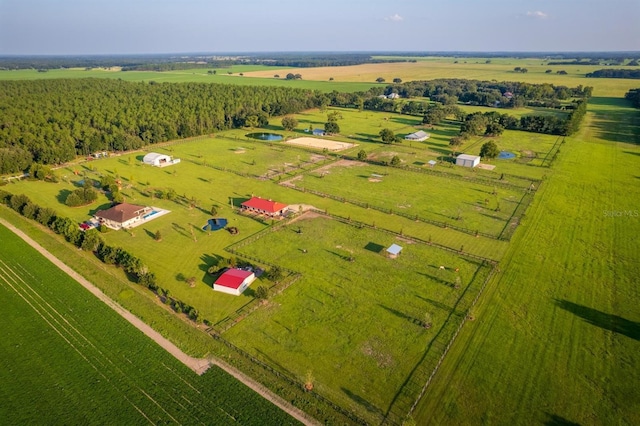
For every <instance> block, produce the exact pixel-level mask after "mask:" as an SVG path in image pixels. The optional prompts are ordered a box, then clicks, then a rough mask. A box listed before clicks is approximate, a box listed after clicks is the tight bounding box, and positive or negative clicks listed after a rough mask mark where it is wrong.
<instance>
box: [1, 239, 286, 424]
mask: <svg viewBox="0 0 640 426" xmlns="http://www.w3.org/2000/svg"><path fill="white" fill-rule="evenodd" d="M0 244H1V245H2V247H3V248H2V250H1V251H0V295H1V296H2V300H3V315H2V318H1V319H0V324H2V329H3V330H4V331H3V338H2V340H1V342H0V354H2V356H1V357H0V366H1V367H2V368H0V380H1V381H2V387H0V397H1V398H2V401H3V403H2V405H1V406H0V417H1V418H2V419H3V422H9V423H12V424H30V423H40V424H42V423H69V424H75V423H78V422H80V423H85V424H106V423H110V424H113V423H119V424H147V423H183V424H184V423H206V424H237V422H242V423H244V424H255V425H258V424H260V425H262V424H272V425H280V424H297V422H295V421H294V420H293V419H291V418H290V417H289V416H288V415H286V414H285V413H284V412H282V411H280V410H279V409H278V408H276V407H275V406H273V405H272V404H271V403H270V402H268V401H266V400H264V399H263V398H262V397H260V396H258V394H256V393H254V392H253V391H250V390H249V389H248V388H246V387H244V385H241V384H240V383H239V382H238V381H236V380H235V379H234V378H233V377H231V376H229V375H227V374H226V373H224V372H223V371H222V370H220V369H218V368H217V367H213V368H211V369H210V370H209V371H208V372H206V373H205V374H204V375H202V376H198V375H196V374H195V373H193V372H192V371H191V370H189V369H188V368H186V367H185V366H184V365H182V364H181V363H180V362H178V361H177V360H176V359H174V358H173V357H172V356H170V355H169V354H168V353H166V352H165V351H164V350H163V349H162V348H160V347H159V346H157V345H156V344H155V343H154V342H152V341H151V340H150V339H148V338H147V337H146V336H144V335H143V334H141V333H140V332H139V331H138V330H137V329H135V328H134V327H133V326H131V325H130V324H129V323H127V322H126V321H125V320H124V319H122V318H121V317H120V316H119V315H118V314H116V313H115V312H114V311H112V310H111V309H110V308H108V307H107V306H106V305H104V304H103V303H102V302H100V301H99V300H98V299H96V298H95V297H94V296H93V295H91V294H90V293H89V292H88V291H86V290H85V289H83V288H82V287H81V286H80V285H79V284H78V283H76V282H74V281H73V280H72V279H71V278H69V277H68V276H67V275H66V274H64V273H63V272H62V271H60V270H59V269H58V268H56V267H55V266H53V265H52V264H51V263H49V262H48V261H47V260H45V259H44V258H43V257H42V256H41V255H39V254H38V253H37V252H36V251H35V250H34V249H32V248H31V247H29V246H27V245H26V243H24V242H23V241H22V240H20V239H19V238H18V237H17V236H15V235H14V234H13V233H11V232H10V231H9V230H7V229H6V228H4V227H1V226H0ZM43 354H46V356H43ZM239 395H242V396H241V397H239ZM69 407H73V409H69Z"/></svg>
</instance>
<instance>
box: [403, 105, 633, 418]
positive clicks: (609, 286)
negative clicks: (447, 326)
mask: <svg viewBox="0 0 640 426" xmlns="http://www.w3.org/2000/svg"><path fill="white" fill-rule="evenodd" d="M639 129H640V120H639V118H638V112H637V110H634V109H631V108H630V107H629V106H628V105H627V104H625V102H624V101H622V100H621V99H616V98H601V97H596V98H593V99H592V100H591V101H590V103H589V112H588V114H587V118H586V122H585V124H584V125H583V129H582V130H581V131H580V132H579V133H578V134H576V135H575V136H573V137H571V138H568V139H567V143H566V145H565V146H563V149H562V151H563V153H562V155H561V156H559V158H558V160H557V163H556V164H554V169H555V172H554V173H553V174H552V175H551V176H550V178H549V179H548V181H547V182H546V183H545V185H544V186H543V188H542V190H541V192H540V193H539V194H537V196H536V200H535V201H534V203H533V205H532V207H531V209H530V210H531V211H530V212H529V213H528V214H527V218H526V219H525V220H524V223H523V227H522V230H521V231H520V232H519V233H517V234H516V238H515V239H514V240H512V245H511V248H510V249H509V251H508V253H507V255H506V256H505V258H504V259H503V261H502V262H501V270H502V274H501V275H500V276H499V277H498V278H497V279H496V280H495V281H494V282H493V283H492V284H490V285H489V287H488V288H487V293H486V295H485V296H484V297H483V298H482V299H481V307H480V308H479V309H478V311H477V312H478V319H477V320H476V321H475V322H474V323H472V324H468V325H466V326H465V327H464V328H463V333H462V334H461V337H460V338H459V340H458V341H457V342H456V344H455V345H454V346H453V349H452V351H451V352H450V354H449V355H448V357H447V359H446V360H445V362H444V363H443V365H442V368H441V370H440V371H439V372H438V375H437V378H436V380H435V381H434V382H433V383H432V386H431V388H430V389H429V390H428V391H427V393H426V394H425V396H424V398H423V399H422V402H421V404H420V405H419V406H418V409H417V411H416V412H415V413H414V418H415V419H416V421H417V423H418V424H476V423H477V421H478V419H482V421H483V422H485V423H494V424H495V423H497V424H531V423H542V424H620V425H633V424H638V423H640V416H639V413H640V403H639V401H640V394H639V391H638V387H637V386H636V383H638V382H639V381H640V373H639V372H640V369H638V350H639V349H640V345H639V341H640V325H639V324H640V316H639V315H638V309H637V304H638V297H639V294H638V286H637V281H638V277H639V276H640V263H638V261H637V257H638V256H637V254H638V253H640V243H639V240H638V235H640V218H639V217H638V211H640V203H639V202H638V199H640V186H639V185H638V179H639V178H640V174H639V173H638V159H639V158H640V130H639Z"/></svg>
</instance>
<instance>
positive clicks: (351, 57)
mask: <svg viewBox="0 0 640 426" xmlns="http://www.w3.org/2000/svg"><path fill="white" fill-rule="evenodd" d="M251 59H252V62H254V63H256V64H260V65H270V66H276V67H294V68H297V67H339V66H347V65H361V64H379V63H388V62H409V60H407V59H403V58H396V59H378V58H373V57H372V56H371V55H370V54H364V53H290V54H287V53H283V54H265V55H257V56H256V57H252V58H251ZM412 62H416V61H415V60H412Z"/></svg>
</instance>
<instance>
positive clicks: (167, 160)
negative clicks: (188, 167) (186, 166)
mask: <svg viewBox="0 0 640 426" xmlns="http://www.w3.org/2000/svg"><path fill="white" fill-rule="evenodd" d="M142 162H143V163H144V164H148V165H150V166H155V167H165V166H170V165H172V164H176V163H179V162H180V159H179V158H178V159H175V160H174V159H173V158H171V157H170V156H168V155H165V154H158V153H157V152H150V153H148V154H147V155H145V156H144V158H143V159H142Z"/></svg>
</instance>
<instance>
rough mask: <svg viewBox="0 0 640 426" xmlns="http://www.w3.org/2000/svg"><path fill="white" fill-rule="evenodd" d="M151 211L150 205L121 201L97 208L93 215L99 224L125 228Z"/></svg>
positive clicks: (142, 218)
mask: <svg viewBox="0 0 640 426" xmlns="http://www.w3.org/2000/svg"><path fill="white" fill-rule="evenodd" d="M152 211H153V209H152V208H151V207H145V206H137V205H135V204H128V203H121V204H118V205H116V206H113V207H111V208H110V209H107V210H99V211H97V212H96V213H95V214H94V215H93V216H94V217H95V218H96V220H97V221H98V222H100V224H104V225H105V226H107V227H109V228H111V229H121V228H127V227H130V226H131V225H133V224H135V223H136V222H139V221H141V220H144V219H145V215H148V214H150V213H151V212H152Z"/></svg>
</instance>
